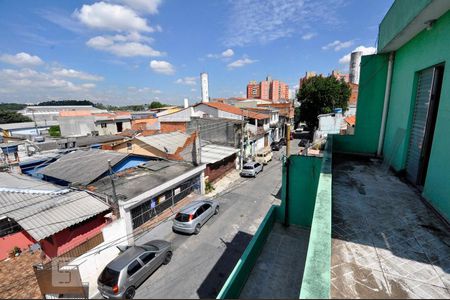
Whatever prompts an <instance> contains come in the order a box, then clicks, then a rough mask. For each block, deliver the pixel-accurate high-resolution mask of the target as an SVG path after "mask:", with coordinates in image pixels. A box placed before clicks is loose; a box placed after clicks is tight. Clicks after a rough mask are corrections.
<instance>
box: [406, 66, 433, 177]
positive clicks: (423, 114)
mask: <svg viewBox="0 0 450 300" xmlns="http://www.w3.org/2000/svg"><path fill="white" fill-rule="evenodd" d="M434 70H435V69H434V68H430V69H426V70H423V71H421V72H420V73H419V78H418V80H417V94H416V101H415V106H414V115H413V122H412V126H411V136H410V139H409V149H408V158H407V161H406V176H407V178H408V179H409V180H410V181H411V182H412V183H414V184H416V183H417V178H418V174H419V169H420V163H421V157H422V151H423V141H424V136H425V130H426V127H427V119H428V111H429V107H430V100H431V89H432V86H433V80H434V73H435V72H434Z"/></svg>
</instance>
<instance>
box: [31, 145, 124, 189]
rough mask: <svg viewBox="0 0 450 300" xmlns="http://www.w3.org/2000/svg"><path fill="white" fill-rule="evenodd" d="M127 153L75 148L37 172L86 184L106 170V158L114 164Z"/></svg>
mask: <svg viewBox="0 0 450 300" xmlns="http://www.w3.org/2000/svg"><path fill="white" fill-rule="evenodd" d="M127 155H128V154H126V153H120V152H115V151H107V150H99V149H89V150H77V151H74V152H71V153H69V154H66V155H64V156H62V157H61V158H60V159H58V160H57V161H55V162H54V163H52V164H50V165H49V166H47V167H45V168H43V169H42V170H40V171H39V172H38V173H39V174H43V175H46V176H49V177H53V178H57V179H60V180H64V181H67V182H70V183H76V184H81V185H87V184H89V183H91V182H93V181H94V180H95V179H97V178H98V177H100V176H101V175H102V174H104V173H105V172H106V171H108V159H110V160H111V165H112V166H114V165H116V164H117V163H119V162H120V161H121V160H123V159H124V158H126V157H127Z"/></svg>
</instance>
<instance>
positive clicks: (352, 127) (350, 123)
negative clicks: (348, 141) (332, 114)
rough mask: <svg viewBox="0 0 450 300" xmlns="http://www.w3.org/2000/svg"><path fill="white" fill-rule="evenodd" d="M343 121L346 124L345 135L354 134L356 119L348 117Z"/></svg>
mask: <svg viewBox="0 0 450 300" xmlns="http://www.w3.org/2000/svg"><path fill="white" fill-rule="evenodd" d="M344 120H345V123H346V124H347V129H346V134H355V124H356V117H355V116H348V117H346V118H345V119H344Z"/></svg>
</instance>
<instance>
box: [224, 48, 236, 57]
mask: <svg viewBox="0 0 450 300" xmlns="http://www.w3.org/2000/svg"><path fill="white" fill-rule="evenodd" d="M233 55H234V51H233V49H227V50H225V51H223V52H222V56H223V57H231V56H233Z"/></svg>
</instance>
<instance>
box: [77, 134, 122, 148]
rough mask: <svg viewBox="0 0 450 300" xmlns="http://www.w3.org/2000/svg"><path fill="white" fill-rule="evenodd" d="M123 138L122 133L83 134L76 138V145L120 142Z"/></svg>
mask: <svg viewBox="0 0 450 300" xmlns="http://www.w3.org/2000/svg"><path fill="white" fill-rule="evenodd" d="M123 139H124V137H123V136H120V135H99V136H81V137H77V138H76V145H77V146H78V147H85V146H90V145H93V144H103V143H109V142H116V141H117V142H119V141H122V140H123Z"/></svg>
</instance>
